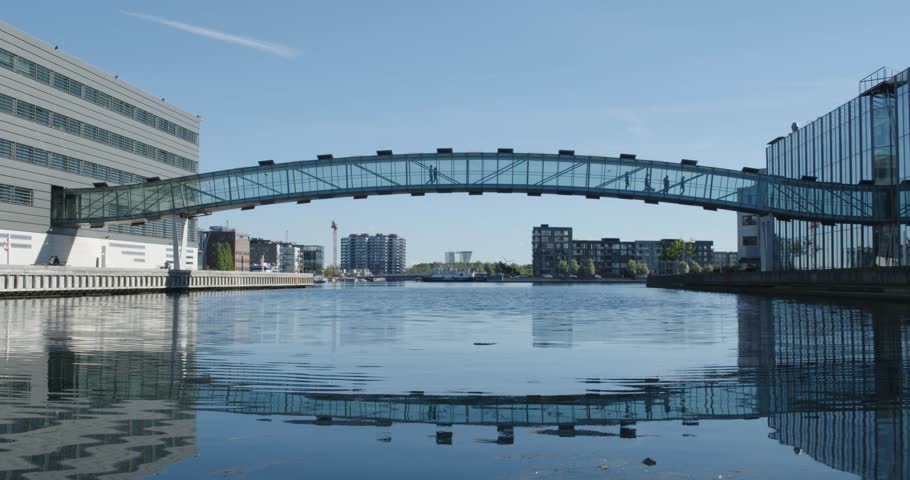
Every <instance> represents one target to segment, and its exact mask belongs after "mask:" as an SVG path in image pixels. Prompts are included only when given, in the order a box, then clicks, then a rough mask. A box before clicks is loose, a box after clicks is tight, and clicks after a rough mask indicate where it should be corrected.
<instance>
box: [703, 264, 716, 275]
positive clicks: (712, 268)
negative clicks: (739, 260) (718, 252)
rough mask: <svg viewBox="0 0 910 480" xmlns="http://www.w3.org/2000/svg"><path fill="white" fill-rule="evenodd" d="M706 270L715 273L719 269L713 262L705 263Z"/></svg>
mask: <svg viewBox="0 0 910 480" xmlns="http://www.w3.org/2000/svg"><path fill="white" fill-rule="evenodd" d="M704 271H705V272H707V273H714V272H715V271H717V267H716V266H714V265H713V264H708V265H705V270H704Z"/></svg>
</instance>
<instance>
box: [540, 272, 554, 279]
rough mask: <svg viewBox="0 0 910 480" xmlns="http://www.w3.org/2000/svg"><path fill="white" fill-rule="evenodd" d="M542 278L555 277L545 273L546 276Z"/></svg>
mask: <svg viewBox="0 0 910 480" xmlns="http://www.w3.org/2000/svg"><path fill="white" fill-rule="evenodd" d="M541 277H543V278H553V275H550V274H549V273H545V274H543V275H541Z"/></svg>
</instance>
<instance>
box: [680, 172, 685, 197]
mask: <svg viewBox="0 0 910 480" xmlns="http://www.w3.org/2000/svg"><path fill="white" fill-rule="evenodd" d="M679 194H680V195H685V194H686V176H685V175H683V176H682V178H680V179H679Z"/></svg>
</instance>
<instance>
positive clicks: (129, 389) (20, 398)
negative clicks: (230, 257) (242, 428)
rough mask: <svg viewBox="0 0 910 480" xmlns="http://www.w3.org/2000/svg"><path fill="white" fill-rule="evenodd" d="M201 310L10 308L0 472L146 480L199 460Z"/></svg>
mask: <svg viewBox="0 0 910 480" xmlns="http://www.w3.org/2000/svg"><path fill="white" fill-rule="evenodd" d="M194 308H195V307H194V306H193V305H192V304H191V300H190V299H188V298H187V297H181V296H165V295H133V296H127V297H118V298H116V299H111V298H109V297H107V298H105V297H82V298H63V299H25V300H8V301H5V302H3V304H2V308H0V338H2V339H3V342H2V344H0V396H2V397H3V398H4V401H3V402H0V442H3V443H2V444H3V450H4V453H3V458H4V461H3V462H2V463H3V464H2V466H0V472H12V473H13V477H14V478H15V477H17V476H18V475H19V474H24V475H26V476H28V475H27V474H28V472H48V473H50V472H57V473H60V474H62V475H66V476H78V477H83V476H88V477H93V478H94V477H95V476H98V475H101V474H114V473H121V474H123V473H126V474H130V476H133V475H136V476H144V475H153V474H155V473H158V472H160V471H161V470H162V469H163V468H164V467H165V466H167V465H169V464H172V463H175V462H179V461H182V460H184V459H186V458H190V457H192V456H193V455H194V454H195V452H196V448H195V438H196V419H195V413H194V411H193V410H192V408H191V406H190V403H189V400H191V399H192V397H193V395H194V392H193V390H192V385H189V384H187V383H185V382H184V381H183V379H184V376H185V375H186V372H187V370H188V363H189V362H190V361H191V358H192V356H193V354H192V352H193V345H194V344H195V314H194V313H193V310H194ZM0 475H2V474H0Z"/></svg>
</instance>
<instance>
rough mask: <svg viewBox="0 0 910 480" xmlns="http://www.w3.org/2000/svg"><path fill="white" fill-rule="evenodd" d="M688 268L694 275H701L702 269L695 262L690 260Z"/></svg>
mask: <svg viewBox="0 0 910 480" xmlns="http://www.w3.org/2000/svg"><path fill="white" fill-rule="evenodd" d="M689 268H690V270H691V271H692V272H694V273H701V272H702V270H703V268H702V267H701V264H700V263H698V262H696V261H695V260H692V261H691V262H689Z"/></svg>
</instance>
